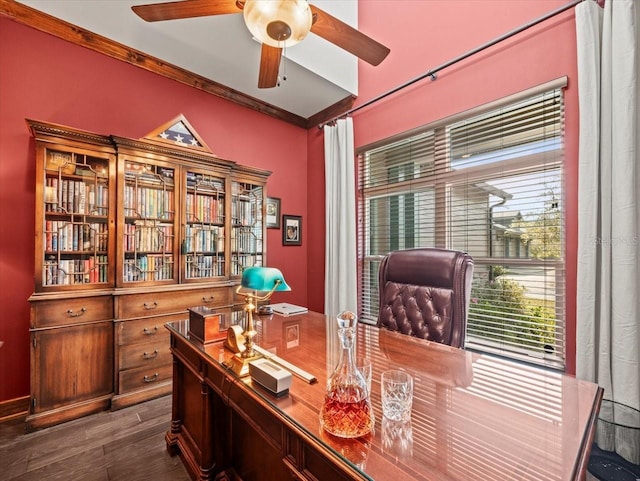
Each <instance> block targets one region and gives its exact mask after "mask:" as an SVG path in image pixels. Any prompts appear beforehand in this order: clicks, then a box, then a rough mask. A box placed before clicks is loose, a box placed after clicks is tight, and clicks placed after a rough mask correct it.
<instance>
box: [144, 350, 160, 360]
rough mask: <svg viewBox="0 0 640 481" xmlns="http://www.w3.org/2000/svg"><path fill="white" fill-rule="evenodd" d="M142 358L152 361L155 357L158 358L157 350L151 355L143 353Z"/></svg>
mask: <svg viewBox="0 0 640 481" xmlns="http://www.w3.org/2000/svg"><path fill="white" fill-rule="evenodd" d="M142 357H144V358H145V359H154V358H156V357H158V350H157V349H156V350H154V351H153V352H152V353H151V354H149V353H148V352H145V353H144V354H143V355H142Z"/></svg>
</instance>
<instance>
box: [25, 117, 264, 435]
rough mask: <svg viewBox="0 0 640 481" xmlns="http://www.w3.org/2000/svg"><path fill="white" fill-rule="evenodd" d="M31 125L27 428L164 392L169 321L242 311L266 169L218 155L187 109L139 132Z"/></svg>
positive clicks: (258, 255) (258, 252)
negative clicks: (198, 313) (238, 294)
mask: <svg viewBox="0 0 640 481" xmlns="http://www.w3.org/2000/svg"><path fill="white" fill-rule="evenodd" d="M27 123H28V125H29V128H30V129H31V132H32V135H33V137H34V139H35V151H36V215H35V222H36V242H35V292H34V293H33V295H32V296H31V297H30V298H29V301H30V303H31V343H32V347H31V410H30V414H29V416H28V418H27V429H28V430H34V429H38V428H41V427H45V426H49V425H52V424H56V423H59V422H63V421H66V420H69V419H73V418H76V417H78V416H82V415H85V414H88V413H91V412H96V411H99V410H104V409H109V408H111V409H118V408H121V407H125V406H128V405H131V404H135V403H138V402H141V401H144V400H147V399H151V398H153V397H157V396H160V395H163V394H167V393H169V392H170V391H171V381H172V367H171V366H172V361H171V356H170V353H169V334H168V331H167V330H166V329H165V328H164V324H166V323H167V322H170V321H175V320H179V319H184V318H186V317H187V316H188V314H187V312H188V311H187V309H188V308H189V307H195V306H200V305H205V306H208V307H212V308H215V309H216V310H219V311H220V312H222V313H224V316H223V319H224V322H225V324H226V325H230V324H232V323H234V322H235V321H236V319H237V318H236V317H234V312H236V309H234V306H235V305H236V304H237V302H238V301H237V300H235V296H234V293H233V291H234V288H235V286H236V285H237V284H238V283H239V279H240V275H241V274H242V270H243V269H244V268H245V267H247V266H252V265H262V264H263V263H264V262H265V257H266V252H265V242H264V239H265V234H266V230H265V224H264V221H263V219H264V200H265V196H266V181H267V178H268V176H269V175H270V172H268V171H264V170H260V169H255V168H251V167H244V166H240V165H238V164H236V163H235V162H233V161H229V160H225V159H220V158H218V157H216V156H215V155H214V154H213V153H212V152H211V151H210V149H209V148H208V147H207V145H206V144H205V143H204V142H203V141H202V139H201V138H200V137H199V136H198V134H197V132H195V130H194V129H193V127H191V125H190V124H189V123H188V121H187V120H186V119H185V118H184V117H183V116H179V117H177V118H175V119H173V120H171V121H170V122H167V123H166V124H164V125H162V126H160V127H159V128H158V129H156V130H154V131H153V132H151V133H150V134H148V135H147V136H145V137H144V138H143V139H129V138H123V137H118V136H113V135H111V136H106V135H98V134H94V133H91V132H86V131H81V130H78V129H73V128H68V127H64V126H60V125H55V124H50V123H45V122H39V121H33V120H27Z"/></svg>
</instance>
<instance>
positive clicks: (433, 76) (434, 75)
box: [318, 0, 584, 129]
mask: <svg viewBox="0 0 640 481" xmlns="http://www.w3.org/2000/svg"><path fill="white" fill-rule="evenodd" d="M583 1H584V0H573V1H571V2H569V3H567V4H566V5H563V6H562V7H559V8H557V9H556V10H553V11H551V12H549V13H547V14H545V15H543V16H541V17H538V18H536V19H534V20H532V21H530V22H528V23H526V24H524V25H521V26H520V27H518V28H516V29H514V30H511V31H509V32H507V33H505V34H503V35H501V36H500V37H497V38H494V39H493V40H490V41H489V42H487V43H483V44H482V45H480V46H479V47H476V48H474V49H473V50H469V51H468V52H466V53H464V54H462V55H460V56H458V57H456V58H454V59H452V60H449V61H448V62H445V63H443V64H442V65H439V66H438V67H436V68H434V69H431V70H428V71H426V72H425V73H423V74H422V75H419V76H417V77H415V78H413V79H411V80H409V81H407V82H405V83H403V84H401V85H398V86H397V87H395V88H393V89H391V90H388V91H387V92H385V93H383V94H380V95H378V96H377V97H374V98H372V99H371V100H367V101H366V102H365V103H363V104H361V105H358V106H357V107H354V108H352V109H350V110H347V111H346V112H345V113H343V114H341V115H338V116H337V117H334V118H333V119H331V120H329V121H327V122H323V123H321V124H318V128H319V129H321V128H323V127H324V126H325V125H327V124H330V123H332V122H335V121H336V120H338V119H339V118H341V117H347V116H349V115H351V114H352V113H354V112H357V111H358V110H360V109H363V108H365V107H368V106H369V105H371V104H374V103H376V102H378V101H380V100H382V99H384V98H386V97H388V96H389V95H392V94H394V93H396V92H397V91H399V90H402V89H404V88H406V87H409V86H410V85H413V84H414V83H416V82H419V81H420V80H423V79H425V78H427V77H431V80H436V79H437V78H438V76H437V73H438V72H439V71H440V70H443V69H445V68H447V67H450V66H452V65H454V64H456V63H458V62H460V61H461V60H464V59H466V58H468V57H471V56H472V55H475V54H477V53H478V52H482V51H483V50H485V49H487V48H489V47H492V46H493V45H495V44H497V43H499V42H502V41H503V40H506V39H508V38H510V37H513V36H514V35H516V34H518V33H520V32H523V31H524V30H527V29H529V28H531V27H533V26H535V25H537V24H539V23H542V22H544V21H545V20H548V19H549V18H551V17H555V16H556V15H558V14H560V13H562V12H564V11H565V10H569V9H570V8H572V7H575V6H576V5H577V4H579V3H581V2H583Z"/></svg>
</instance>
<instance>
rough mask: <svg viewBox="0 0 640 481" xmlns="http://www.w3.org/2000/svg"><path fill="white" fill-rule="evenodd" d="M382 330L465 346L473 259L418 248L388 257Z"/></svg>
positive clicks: (380, 316) (383, 277) (383, 267)
mask: <svg viewBox="0 0 640 481" xmlns="http://www.w3.org/2000/svg"><path fill="white" fill-rule="evenodd" d="M378 277H379V280H378V282H379V287H380V310H379V314H378V326H379V327H382V328H385V329H389V330H391V331H398V332H401V333H403V334H408V335H411V336H416V337H420V338H423V339H428V340H430V341H435V342H440V343H443V344H448V345H450V346H454V347H460V348H461V347H463V346H464V336H465V331H466V328H467V313H468V311H469V301H470V296H471V279H472V277H473V259H472V258H471V256H469V255H468V254H466V253H465V252H460V251H453V250H447V249H435V248H419V249H407V250H400V251H394V252H391V253H389V254H388V255H387V256H386V257H385V258H384V259H383V260H382V263H381V264H380V271H379V275H378Z"/></svg>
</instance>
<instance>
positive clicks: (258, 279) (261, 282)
mask: <svg viewBox="0 0 640 481" xmlns="http://www.w3.org/2000/svg"><path fill="white" fill-rule="evenodd" d="M290 290H291V288H290V287H289V286H288V285H287V283H286V282H285V281H284V276H283V275H282V272H280V270H279V269H276V268H275V267H257V266H255V267H247V268H246V269H245V270H244V271H242V280H241V281H240V285H239V286H238V288H237V289H236V293H237V294H240V295H241V296H244V298H245V305H244V308H243V309H244V311H245V312H246V313H247V323H246V325H245V330H244V331H243V332H242V335H241V337H240V339H242V338H244V343H243V344H244V349H242V348H240V346H239V345H238V343H237V340H238V336H237V334H238V330H237V328H238V326H232V327H230V328H229V332H228V335H227V347H229V348H231V349H233V350H236V351H240V352H237V353H236V355H235V356H233V358H232V366H231V367H232V369H233V371H234V372H235V373H236V374H238V375H240V376H244V375H247V374H249V362H250V361H253V360H254V359H257V358H259V357H260V354H259V353H258V352H256V350H255V349H254V348H253V338H254V337H255V335H256V330H255V329H254V327H253V313H254V312H255V310H256V302H262V301H266V300H267V299H269V298H270V297H271V296H272V295H273V293H274V292H280V291H290ZM230 339H235V341H236V342H233V341H232V342H229V341H230Z"/></svg>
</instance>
